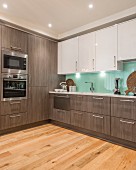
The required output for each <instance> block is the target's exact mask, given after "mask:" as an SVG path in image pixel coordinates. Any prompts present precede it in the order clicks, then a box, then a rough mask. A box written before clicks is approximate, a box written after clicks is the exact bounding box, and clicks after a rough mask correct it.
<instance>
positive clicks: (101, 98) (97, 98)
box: [93, 97, 104, 100]
mask: <svg viewBox="0 0 136 170" xmlns="http://www.w3.org/2000/svg"><path fill="white" fill-rule="evenodd" d="M93 99H96V100H103V99H104V98H103V97H100V98H99V97H93Z"/></svg>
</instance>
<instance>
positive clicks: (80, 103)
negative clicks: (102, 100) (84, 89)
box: [70, 95, 92, 112]
mask: <svg viewBox="0 0 136 170" xmlns="http://www.w3.org/2000/svg"><path fill="white" fill-rule="evenodd" d="M70 101H71V102H70V105H71V109H72V110H77V111H84V112H92V97H91V96H84V95H73V96H71V100H70Z"/></svg>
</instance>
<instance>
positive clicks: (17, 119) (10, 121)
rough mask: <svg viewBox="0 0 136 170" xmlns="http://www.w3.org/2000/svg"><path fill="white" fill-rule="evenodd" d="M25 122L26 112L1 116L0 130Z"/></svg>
mask: <svg viewBox="0 0 136 170" xmlns="http://www.w3.org/2000/svg"><path fill="white" fill-rule="evenodd" d="M25 124H27V112H26V113H18V114H11V115H5V116H1V127H0V129H1V130H4V129H10V128H13V127H18V126H21V125H25Z"/></svg>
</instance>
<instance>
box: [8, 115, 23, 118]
mask: <svg viewBox="0 0 136 170" xmlns="http://www.w3.org/2000/svg"><path fill="white" fill-rule="evenodd" d="M9 117H10V118H15V117H21V115H15V116H9Z"/></svg>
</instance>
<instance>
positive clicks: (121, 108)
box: [111, 98, 136, 120]
mask: <svg viewBox="0 0 136 170" xmlns="http://www.w3.org/2000/svg"><path fill="white" fill-rule="evenodd" d="M111 116H115V117H121V118H127V119H134V120H136V100H135V99H131V98H111Z"/></svg>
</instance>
